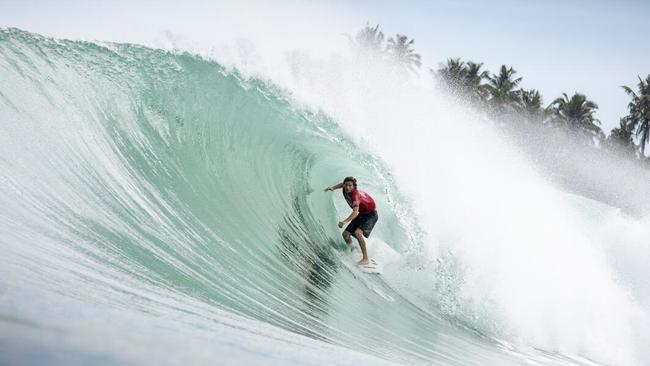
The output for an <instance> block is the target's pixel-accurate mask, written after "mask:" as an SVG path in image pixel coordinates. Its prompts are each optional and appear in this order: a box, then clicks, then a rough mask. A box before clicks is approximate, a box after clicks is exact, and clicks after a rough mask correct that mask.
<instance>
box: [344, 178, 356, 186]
mask: <svg viewBox="0 0 650 366" xmlns="http://www.w3.org/2000/svg"><path fill="white" fill-rule="evenodd" d="M347 182H352V184H354V188H357V179H356V178H355V177H345V179H343V184H345V183H347Z"/></svg>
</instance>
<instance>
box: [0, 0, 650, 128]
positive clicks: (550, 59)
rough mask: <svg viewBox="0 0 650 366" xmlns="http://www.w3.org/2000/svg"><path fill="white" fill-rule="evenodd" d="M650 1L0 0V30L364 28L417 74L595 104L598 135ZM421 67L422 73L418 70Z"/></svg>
mask: <svg viewBox="0 0 650 366" xmlns="http://www.w3.org/2000/svg"><path fill="white" fill-rule="evenodd" d="M647 14H650V1H638V0H623V1H600V0H597V1H587V0H567V1H559V0H549V1H544V2H542V1H529V0H520V1H515V0H493V1H490V2H485V1H477V0H470V1H410V2H408V3H406V2H403V1H370V0H360V1H349V0H348V1H345V0H334V1H297V0H278V1H273V2H271V1H260V0H256V1H253V0H248V1H237V2H234V1H231V2H226V1H198V0H197V1H184V2H180V1H179V2H173V1H163V0H159V1H150V0H144V1H136V2H127V1H117V0H115V1H105V0H101V1H100V0H94V1H93V0H88V1H81V0H76V1H36V0H24V1H18V0H0V27H17V28H20V29H23V30H27V31H31V32H36V33H40V34H43V35H47V36H53V37H64V38H73V39H85V40H101V41H114V42H134V43H144V44H153V41H154V40H155V39H159V38H160V35H161V33H162V32H163V31H171V32H172V33H173V34H176V35H178V36H179V37H183V38H185V40H186V41H188V42H196V43H201V44H204V45H206V44H209V45H211V46H217V43H218V42H223V41H226V40H228V39H235V38H246V37H250V38H256V39H262V40H264V42H265V43H268V44H269V47H272V46H274V45H279V44H281V43H295V44H296V45H304V44H310V46H311V47H312V48H317V46H318V45H319V43H320V44H322V45H323V48H324V49H325V48H326V47H325V45H326V44H328V43H329V42H330V41H340V40H341V39H342V38H343V34H344V33H354V32H355V31H356V30H358V29H360V28H362V27H363V26H364V25H365V24H371V25H376V24H379V25H380V28H381V29H382V30H383V31H384V33H385V34H386V36H387V37H389V36H392V35H394V34H396V33H401V34H405V35H407V36H409V37H410V38H413V39H414V40H415V44H414V46H415V50H416V52H418V53H420V54H421V55H422V58H423V69H425V68H426V69H428V68H433V69H437V68H438V67H439V66H440V64H441V63H443V62H445V60H446V59H448V58H450V57H454V58H455V57H460V58H462V59H463V60H471V61H475V62H483V63H484V66H485V68H486V69H488V70H489V71H491V72H497V71H498V68H499V67H500V66H501V65H502V64H506V65H508V66H512V67H514V68H515V70H517V73H518V76H520V77H523V81H522V87H524V88H527V89H530V88H535V89H538V90H540V92H541V93H542V96H543V97H544V103H545V104H549V103H551V102H552V101H553V99H555V98H557V97H560V96H561V95H562V93H567V94H569V95H571V94H573V93H574V92H580V93H582V94H585V95H586V96H587V97H588V98H589V99H590V100H592V101H594V102H596V103H597V104H598V106H599V110H598V112H597V113H596V116H597V118H599V119H600V120H601V122H602V127H603V129H604V130H605V132H606V133H608V132H609V131H610V130H611V129H612V128H613V127H615V126H617V125H618V121H619V118H620V117H622V116H624V115H625V114H626V112H627V103H628V102H629V97H628V96H627V95H626V94H625V92H624V91H623V89H622V88H621V85H628V86H631V87H634V88H635V87H636V83H638V79H637V76H641V77H642V78H645V77H646V76H647V75H648V74H650V41H649V40H648V38H647V36H648V28H647V24H648V23H647V22H648V19H647ZM423 71H425V70H423Z"/></svg>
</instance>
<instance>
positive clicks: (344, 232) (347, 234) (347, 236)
mask: <svg viewBox="0 0 650 366" xmlns="http://www.w3.org/2000/svg"><path fill="white" fill-rule="evenodd" d="M349 238H350V233H349V232H347V231H343V239H345V240H348V239H349Z"/></svg>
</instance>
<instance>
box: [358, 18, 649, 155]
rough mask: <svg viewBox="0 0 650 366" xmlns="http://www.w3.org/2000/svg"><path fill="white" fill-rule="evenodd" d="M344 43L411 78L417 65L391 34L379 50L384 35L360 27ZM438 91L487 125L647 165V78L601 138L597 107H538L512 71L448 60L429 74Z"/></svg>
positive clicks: (559, 101)
mask: <svg viewBox="0 0 650 366" xmlns="http://www.w3.org/2000/svg"><path fill="white" fill-rule="evenodd" d="M348 38H349V39H350V41H351V44H352V45H353V48H354V49H356V50H361V51H363V52H364V53H365V54H369V55H371V56H372V57H378V58H381V59H384V60H391V61H394V62H395V63H397V64H398V65H400V66H401V68H402V69H404V70H407V71H409V72H417V70H418V69H419V68H420V67H421V65H422V61H421V57H420V55H419V54H417V53H416V52H415V50H414V49H413V45H414V43H415V41H414V40H413V39H409V38H408V37H407V36H405V35H402V34H397V35H396V36H395V37H391V38H389V39H388V41H387V43H386V44H384V34H383V33H382V32H381V31H380V30H379V25H376V26H375V27H370V26H368V25H367V26H366V27H364V28H363V29H362V30H360V31H359V32H357V34H356V36H355V37H350V36H348ZM430 72H431V74H432V75H433V76H434V78H435V79H436V80H437V82H438V84H439V85H440V87H441V88H443V89H444V90H446V91H447V92H448V93H449V94H450V95H453V96H456V97H458V98H459V99H461V100H463V101H466V102H467V103H468V104H470V105H471V106H473V107H477V108H479V109H480V110H482V111H484V112H485V113H487V114H488V116H489V117H491V118H492V119H493V120H497V121H508V122H510V121H512V122H513V123H516V122H523V123H529V124H536V125H540V126H547V127H548V128H553V129H556V130H559V131H564V132H565V133H566V134H567V135H570V136H572V137H574V138H575V141H577V143H580V144H585V145H589V146H592V147H594V148H597V149H604V150H608V151H613V152H614V151H615V152H617V153H623V154H624V155H627V156H629V157H630V158H635V159H641V160H646V161H650V158H647V157H646V155H645V152H646V145H647V144H648V142H649V141H650V75H648V76H647V77H646V79H645V80H643V79H641V78H640V77H639V83H638V85H637V90H636V91H635V90H633V89H632V88H630V87H628V86H623V87H622V88H623V90H624V91H625V92H626V93H627V94H628V95H629V96H630V98H631V100H630V102H629V104H628V115H626V116H624V117H622V118H621V119H620V121H619V126H618V127H616V128H614V129H612V131H611V132H610V134H609V136H606V135H605V133H604V132H603V131H602V129H601V127H600V126H601V123H600V121H599V120H598V119H597V118H595V116H594V114H595V112H596V111H597V110H598V105H597V104H596V103H595V102H593V101H591V100H589V99H588V98H587V97H586V96H585V95H584V94H581V93H578V92H575V93H574V94H573V95H571V96H569V95H568V94H566V93H562V96H560V97H558V98H555V99H554V100H553V101H552V102H551V103H550V104H549V105H547V106H544V105H543V98H542V95H541V94H540V93H539V91H538V90H535V89H531V90H525V89H523V88H521V87H520V84H521V82H522V80H523V78H522V77H517V71H516V70H515V69H514V68H513V67H512V66H510V67H508V66H506V65H502V66H501V68H500V69H499V72H498V73H497V74H491V73H490V72H489V71H488V70H485V69H483V63H480V62H473V61H467V62H465V61H462V60H461V59H460V58H450V59H448V60H447V62H446V63H445V64H442V65H440V67H439V68H438V69H437V70H433V69H430Z"/></svg>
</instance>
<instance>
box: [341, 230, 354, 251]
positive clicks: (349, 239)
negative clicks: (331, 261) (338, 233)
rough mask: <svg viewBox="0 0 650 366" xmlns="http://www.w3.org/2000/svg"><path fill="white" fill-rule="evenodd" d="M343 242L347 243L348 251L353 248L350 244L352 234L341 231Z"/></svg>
mask: <svg viewBox="0 0 650 366" xmlns="http://www.w3.org/2000/svg"><path fill="white" fill-rule="evenodd" d="M343 240H345V242H346V243H348V247H350V249H352V248H354V247H353V244H352V234H350V233H349V232H347V231H345V230H344V231H343Z"/></svg>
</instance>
